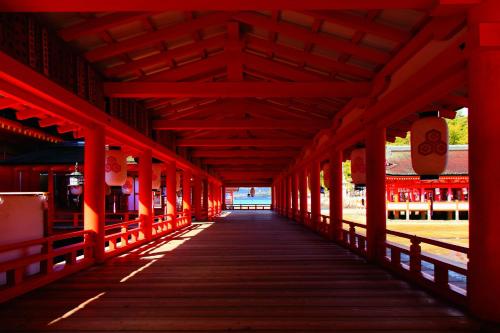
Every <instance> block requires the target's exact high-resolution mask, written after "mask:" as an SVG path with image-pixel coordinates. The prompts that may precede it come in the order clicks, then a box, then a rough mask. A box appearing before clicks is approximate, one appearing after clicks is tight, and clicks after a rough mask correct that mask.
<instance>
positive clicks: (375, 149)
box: [366, 128, 386, 261]
mask: <svg viewBox="0 0 500 333" xmlns="http://www.w3.org/2000/svg"><path fill="white" fill-rule="evenodd" d="M385 206H386V202H385V129H384V128H371V129H369V130H368V132H367V135H366V236H367V242H368V244H367V245H368V247H367V249H368V251H367V255H368V258H369V259H370V260H374V261H382V260H383V258H384V257H385V238H386V234H385V233H386V211H385Z"/></svg>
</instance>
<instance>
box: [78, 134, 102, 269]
mask: <svg viewBox="0 0 500 333" xmlns="http://www.w3.org/2000/svg"><path fill="white" fill-rule="evenodd" d="M104 144H105V141H104V129H103V128H101V127H97V126H96V127H93V128H87V129H85V151H84V183H85V191H84V194H83V201H84V206H83V224H84V229H85V230H90V231H93V233H94V249H93V252H94V258H95V260H96V261H97V262H102V261H103V260H104V236H105V235H104V216H105V208H106V207H105V190H104V189H105V186H106V184H105V182H104V154H105V151H104Z"/></svg>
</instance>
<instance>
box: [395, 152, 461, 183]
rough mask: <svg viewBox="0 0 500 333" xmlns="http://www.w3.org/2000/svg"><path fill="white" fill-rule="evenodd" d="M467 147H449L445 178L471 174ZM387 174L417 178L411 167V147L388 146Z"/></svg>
mask: <svg viewBox="0 0 500 333" xmlns="http://www.w3.org/2000/svg"><path fill="white" fill-rule="evenodd" d="M468 158H469V150H468V146H467V145H454V146H450V147H449V153H448V165H447V167H446V170H445V172H444V173H443V174H442V175H443V176H451V175H468V174H469V163H468ZM386 161H387V162H386V164H387V166H386V174H387V175H390V176H415V175H416V173H415V171H413V168H412V166H411V149H410V146H388V147H387V149H386Z"/></svg>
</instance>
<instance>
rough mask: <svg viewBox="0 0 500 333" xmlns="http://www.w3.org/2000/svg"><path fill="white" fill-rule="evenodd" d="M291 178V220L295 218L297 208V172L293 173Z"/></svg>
mask: <svg viewBox="0 0 500 333" xmlns="http://www.w3.org/2000/svg"><path fill="white" fill-rule="evenodd" d="M290 177H291V178H292V216H291V218H292V219H293V220H297V212H298V210H299V196H298V195H299V187H298V179H297V174H296V173H293V174H292V175H291V176H290Z"/></svg>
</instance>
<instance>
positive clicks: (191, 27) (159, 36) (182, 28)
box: [85, 12, 231, 62]
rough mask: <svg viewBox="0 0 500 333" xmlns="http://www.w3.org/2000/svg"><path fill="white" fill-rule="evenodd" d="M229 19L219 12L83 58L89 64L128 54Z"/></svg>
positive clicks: (144, 35)
mask: <svg viewBox="0 0 500 333" xmlns="http://www.w3.org/2000/svg"><path fill="white" fill-rule="evenodd" d="M230 17H231V13H229V12H219V13H214V14H209V15H207V16H203V17H200V18H197V19H194V20H191V21H188V22H182V23H178V24H176V25H175V26H172V27H168V28H165V29H161V30H156V31H154V32H149V33H145V34H143V35H140V36H136V37H132V38H129V39H126V40H124V41H121V42H118V43H115V44H114V45H108V46H103V47H98V48H96V49H93V50H90V51H88V52H86V53H85V57H86V58H87V60H89V61H90V62H97V61H101V60H104V59H107V58H111V57H113V56H117V55H119V54H121V53H126V52H130V51H133V50H136V49H138V48H141V47H147V46H151V45H154V44H156V43H159V42H161V41H164V40H168V39H175V38H177V37H179V36H182V35H184V34H190V33H193V32H195V31H197V30H200V29H203V28H207V27H211V26H216V25H222V24H224V23H225V22H226V21H227V20H228V19H229V18H230Z"/></svg>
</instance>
